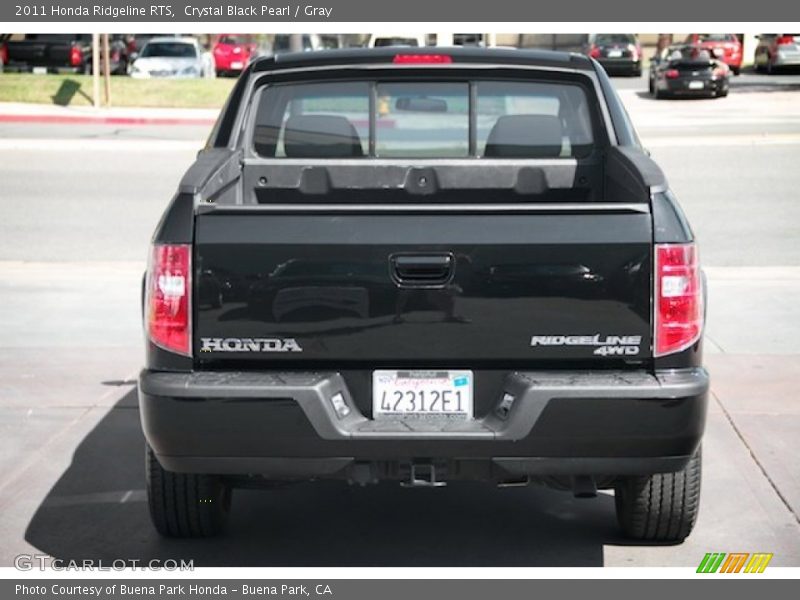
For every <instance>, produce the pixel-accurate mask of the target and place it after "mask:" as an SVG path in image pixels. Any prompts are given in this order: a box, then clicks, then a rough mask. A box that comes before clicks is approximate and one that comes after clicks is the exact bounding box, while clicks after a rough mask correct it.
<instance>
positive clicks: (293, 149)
mask: <svg viewBox="0 0 800 600" xmlns="http://www.w3.org/2000/svg"><path fill="white" fill-rule="evenodd" d="M283 148H284V151H285V152H286V156H287V157H288V158H347V157H361V156H364V150H363V148H362V147H361V139H360V138H359V137H358V132H357V131H356V128H355V127H354V126H353V124H352V123H351V122H350V121H349V120H348V119H347V118H346V117H340V116H336V115H298V116H293V117H289V119H287V121H286V126H285V127H284V133H283Z"/></svg>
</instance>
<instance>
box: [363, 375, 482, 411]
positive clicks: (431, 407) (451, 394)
mask: <svg viewBox="0 0 800 600" xmlns="http://www.w3.org/2000/svg"><path fill="white" fill-rule="evenodd" d="M472 383H473V381H472V371H374V372H373V373H372V414H373V416H374V417H375V418H376V419H379V418H385V417H392V416H395V417H396V416H402V417H407V416H419V417H443V416H444V417H456V418H462V419H471V418H472Z"/></svg>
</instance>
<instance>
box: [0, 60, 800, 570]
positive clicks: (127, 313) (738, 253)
mask: <svg viewBox="0 0 800 600" xmlns="http://www.w3.org/2000/svg"><path fill="white" fill-rule="evenodd" d="M614 81H615V84H616V85H617V87H618V89H619V90H620V95H621V96H622V98H623V101H624V102H625V104H626V107H627V108H628V111H629V113H630V114H631V117H632V119H633V121H634V123H635V124H636V126H637V128H638V130H639V133H640V135H641V137H642V140H643V142H644V144H645V146H646V147H648V148H649V149H650V151H651V152H652V154H653V156H654V157H655V158H656V160H657V161H658V162H659V164H661V165H662V167H663V168H664V169H665V171H666V173H667V176H668V178H669V180H670V182H671V185H672V187H673V189H674V190H675V192H676V194H677V195H678V197H679V198H680V200H681V203H682V204H683V206H684V208H685V210H686V212H687V214H688V216H689V218H690V220H691V222H692V224H693V226H694V228H695V231H696V234H697V237H698V240H699V243H700V248H701V257H702V260H703V263H704V265H705V267H706V270H707V273H708V278H709V286H710V298H709V322H708V329H707V336H706V342H707V343H706V351H707V361H706V362H707V365H708V367H709V370H710V371H711V375H712V400H711V408H710V413H709V419H708V424H707V433H706V438H705V442H704V478H703V493H702V507H701V512H700V517H699V520H698V524H697V527H696V529H695V532H694V533H693V534H692V536H691V537H690V538H689V539H688V540H687V541H686V542H685V543H684V544H681V545H636V544H631V543H630V542H628V541H626V540H624V539H623V538H621V537H620V535H619V533H618V531H617V528H616V524H615V522H614V509H613V498H612V497H611V496H610V495H608V494H601V495H600V496H599V497H598V498H595V499H591V500H586V499H575V498H573V497H572V496H571V495H570V494H567V493H561V492H555V491H550V490H546V489H540V488H536V487H530V488H517V489H495V488H492V487H490V486H485V485H480V484H458V485H451V486H449V487H447V488H445V489H443V490H417V489H414V490H408V489H402V488H399V487H397V486H396V485H389V484H385V485H384V484H382V485H379V486H376V487H367V488H351V487H348V486H346V485H345V484H337V483H321V484H303V485H298V486H293V487H287V488H283V489H277V490H271V491H237V492H236V494H235V496H234V512H233V517H232V522H231V527H230V530H229V532H228V533H227V534H226V535H225V536H224V537H222V538H220V539H218V540H203V541H169V540H163V539H160V538H159V537H158V536H157V535H156V534H155V532H154V531H153V530H152V528H151V527H150V524H149V522H148V517H147V506H146V503H145V495H144V481H143V447H142V443H143V442H142V437H141V433H140V431H139V420H138V419H139V417H138V410H137V408H136V398H135V387H134V381H135V377H136V373H137V371H138V369H139V368H140V366H141V364H142V350H141V345H142V337H141V327H140V307H139V286H140V278H141V274H142V271H143V268H144V261H145V256H146V253H147V246H148V241H149V237H150V235H151V233H152V230H153V228H154V226H155V224H156V222H157V220H158V218H159V217H160V214H161V212H162V210H163V208H164V206H165V204H166V202H167V201H168V200H169V198H170V197H171V195H172V194H173V192H174V189H175V185H176V183H177V181H178V179H179V178H180V176H181V174H182V172H183V171H184V170H185V168H186V167H187V166H188V165H189V164H190V163H191V161H192V160H193V157H194V154H195V153H196V151H197V150H198V149H199V147H200V146H201V145H202V143H203V140H204V138H205V136H206V135H207V133H208V128H207V127H205V126H200V125H192V126H178V125H161V126H144V125H135V126H134V125H132V126H124V125H101V124H83V125H67V124H60V125H54V124H47V125H42V124H36V123H2V122H0V182H2V184H1V185H0V209H2V215H3V217H2V219H0V303H1V304H2V306H3V310H2V311H0V428H1V429H0V431H2V435H0V473H2V477H0V539H3V540H4V542H5V543H4V544H3V546H2V548H0V565H10V564H12V562H13V557H14V556H16V555H18V554H20V553H24V552H42V553H47V554H50V555H52V556H57V557H60V558H67V559H72V558H74V559H80V558H104V559H107V560H113V559H117V558H140V559H148V558H193V559H194V560H195V564H196V565H197V566H203V565H207V566H226V565H228V566H234V565H242V566H256V565H259V566H261V565H267V566H270V565H291V566H307V565H351V566H352V565H358V566H362V565H370V566H371V565H387V566H391V565H415V566H445V565H446V566H468V565H469V566H473V565H474V566H489V565H492V566H546V565H557V566H594V565H598V566H599V565H610V566H642V565H650V566H696V565H697V564H698V563H699V561H700V559H701V558H702V557H703V555H704V554H705V553H706V552H715V551H716V552H756V551H759V552H773V553H774V554H775V557H774V559H773V563H772V565H775V566H781V565H783V566H800V475H799V474H798V469H797V468H796V466H795V464H796V463H795V457H796V456H797V455H798V452H799V451H800V402H798V396H797V393H796V389H797V387H796V383H795V374H796V373H798V372H800V319H798V316H800V315H798V312H800V310H799V309H798V306H797V303H796V298H797V297H798V292H800V252H798V249H800V248H799V247H800V227H798V223H800V204H798V203H797V202H796V200H795V199H796V197H797V190H798V189H800V168H798V167H800V101H798V100H800V76H778V77H776V78H767V77H766V76H760V75H755V74H747V75H742V76H740V77H738V78H735V79H734V86H733V90H732V92H731V95H730V96H729V97H728V98H725V99H719V100H688V101H681V100H667V101H655V100H653V99H651V98H650V97H649V96H648V95H647V94H646V93H645V92H646V79H645V78H644V77H643V78H641V79H624V78H617V79H615V80H614Z"/></svg>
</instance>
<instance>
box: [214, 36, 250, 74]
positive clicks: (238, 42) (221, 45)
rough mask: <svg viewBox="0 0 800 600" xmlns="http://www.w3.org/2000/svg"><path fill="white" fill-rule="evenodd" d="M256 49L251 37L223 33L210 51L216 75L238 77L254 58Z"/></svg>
mask: <svg viewBox="0 0 800 600" xmlns="http://www.w3.org/2000/svg"><path fill="white" fill-rule="evenodd" d="M257 49H258V44H256V42H255V41H254V40H253V38H252V36H248V35H239V34H231V33H223V34H222V35H220V36H219V37H218V38H217V41H216V43H215V44H214V48H213V50H212V51H211V53H212V54H213V55H214V67H215V69H216V71H217V75H238V74H239V73H241V72H242V70H243V69H244V68H245V67H246V66H247V63H249V62H250V60H251V59H252V58H254V57H255V55H256V51H257Z"/></svg>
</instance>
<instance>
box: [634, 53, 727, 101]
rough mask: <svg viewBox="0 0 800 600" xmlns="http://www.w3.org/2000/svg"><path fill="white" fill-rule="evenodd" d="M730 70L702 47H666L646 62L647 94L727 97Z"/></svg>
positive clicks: (661, 96)
mask: <svg viewBox="0 0 800 600" xmlns="http://www.w3.org/2000/svg"><path fill="white" fill-rule="evenodd" d="M730 78H731V69H730V68H729V67H728V65H726V64H725V62H724V61H723V60H721V59H718V58H714V57H713V55H712V52H711V51H709V50H707V49H706V48H704V47H703V46H697V45H693V44H679V45H673V46H668V47H667V48H664V50H662V51H661V53H660V54H657V55H655V56H654V57H653V58H652V59H651V60H650V76H649V90H650V93H651V94H653V95H654V96H655V97H656V98H666V97H670V96H706V97H710V98H722V97H725V96H727V95H728V89H729V87H730Z"/></svg>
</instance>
